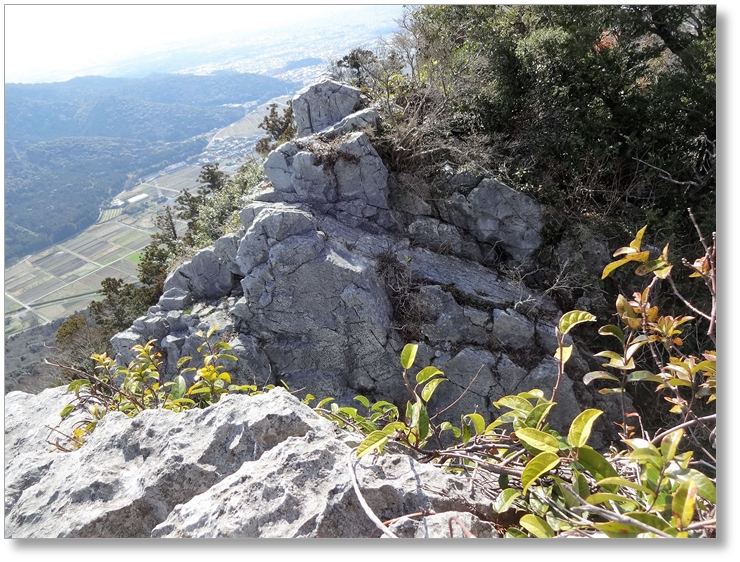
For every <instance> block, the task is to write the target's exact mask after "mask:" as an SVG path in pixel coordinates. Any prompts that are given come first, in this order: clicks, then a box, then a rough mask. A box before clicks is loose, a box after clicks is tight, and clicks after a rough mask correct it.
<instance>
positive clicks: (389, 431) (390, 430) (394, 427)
mask: <svg viewBox="0 0 740 562" xmlns="http://www.w3.org/2000/svg"><path fill="white" fill-rule="evenodd" d="M399 429H400V430H401V431H403V432H404V433H406V432H407V431H408V427H406V424H405V423H403V422H400V421H394V422H390V423H388V424H386V425H385V427H384V428H383V429H382V430H381V431H382V432H383V433H385V434H386V435H388V436H391V435H393V434H394V433H395V432H396V431H398V430H399Z"/></svg>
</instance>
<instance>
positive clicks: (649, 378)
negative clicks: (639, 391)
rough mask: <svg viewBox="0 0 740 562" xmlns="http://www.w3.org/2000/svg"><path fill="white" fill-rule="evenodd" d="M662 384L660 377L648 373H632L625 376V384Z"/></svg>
mask: <svg viewBox="0 0 740 562" xmlns="http://www.w3.org/2000/svg"><path fill="white" fill-rule="evenodd" d="M640 381H646V382H663V378H662V377H658V376H656V375H654V374H653V373H651V372H650V371H633V372H632V373H629V374H628V375H627V382H640Z"/></svg>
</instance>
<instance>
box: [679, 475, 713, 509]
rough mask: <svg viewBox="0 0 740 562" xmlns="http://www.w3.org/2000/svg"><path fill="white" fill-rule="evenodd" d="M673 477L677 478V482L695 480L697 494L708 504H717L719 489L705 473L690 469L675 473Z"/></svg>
mask: <svg viewBox="0 0 740 562" xmlns="http://www.w3.org/2000/svg"><path fill="white" fill-rule="evenodd" d="M671 476H673V477H675V478H676V480H678V481H680V482H686V481H687V480H693V481H694V483H695V484H696V487H697V493H698V494H699V495H700V496H701V497H702V498H704V499H705V500H707V501H708V502H711V503H717V488H716V487H715V486H714V482H712V481H711V480H710V479H709V477H708V476H707V475H706V474H704V473H703V472H699V471H698V470H696V469H694V468H688V469H684V470H681V471H680V472H677V473H674V474H672V475H671Z"/></svg>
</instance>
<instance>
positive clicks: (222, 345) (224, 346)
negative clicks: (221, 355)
mask: <svg viewBox="0 0 740 562" xmlns="http://www.w3.org/2000/svg"><path fill="white" fill-rule="evenodd" d="M213 347H215V348H216V349H225V350H226V351H229V350H231V346H230V345H229V344H228V343H226V342H225V341H220V342H216V345H215V346H213Z"/></svg>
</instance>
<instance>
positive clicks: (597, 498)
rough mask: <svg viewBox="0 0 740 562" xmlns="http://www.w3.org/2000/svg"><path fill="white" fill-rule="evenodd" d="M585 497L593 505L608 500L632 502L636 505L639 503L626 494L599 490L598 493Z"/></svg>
mask: <svg viewBox="0 0 740 562" xmlns="http://www.w3.org/2000/svg"><path fill="white" fill-rule="evenodd" d="M585 499H586V501H587V502H588V503H590V504H591V505H599V504H600V503H607V502H617V503H630V504H632V505H635V506H636V505H637V502H636V501H635V500H633V499H630V498H627V497H625V496H620V495H619V494H611V493H608V492H598V493H596V494H591V495H590V496H588V497H586V498H585Z"/></svg>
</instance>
